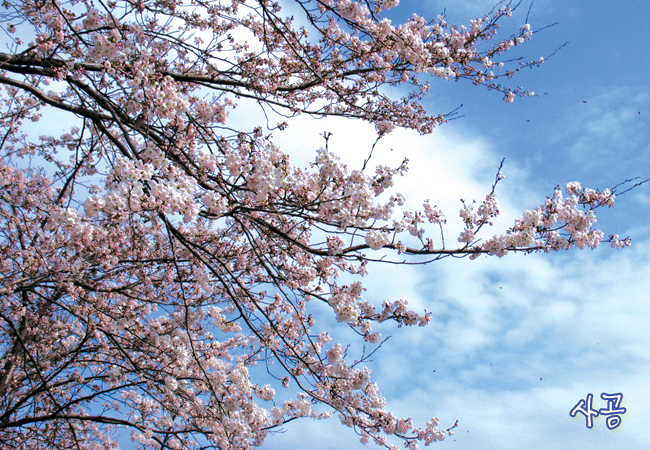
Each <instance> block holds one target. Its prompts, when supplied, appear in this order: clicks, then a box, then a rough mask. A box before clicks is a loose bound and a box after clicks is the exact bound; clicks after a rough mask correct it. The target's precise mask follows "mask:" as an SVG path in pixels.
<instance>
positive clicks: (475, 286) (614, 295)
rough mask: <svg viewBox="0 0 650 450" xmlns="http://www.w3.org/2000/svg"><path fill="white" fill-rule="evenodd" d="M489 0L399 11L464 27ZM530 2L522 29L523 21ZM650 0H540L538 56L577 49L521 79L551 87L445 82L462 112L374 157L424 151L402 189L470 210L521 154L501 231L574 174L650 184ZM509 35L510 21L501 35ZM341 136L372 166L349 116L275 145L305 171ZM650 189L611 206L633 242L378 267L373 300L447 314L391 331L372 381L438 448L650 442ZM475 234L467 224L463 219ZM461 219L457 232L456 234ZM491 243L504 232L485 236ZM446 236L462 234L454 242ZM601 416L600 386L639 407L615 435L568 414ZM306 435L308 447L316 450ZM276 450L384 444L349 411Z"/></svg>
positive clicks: (532, 54)
mask: <svg viewBox="0 0 650 450" xmlns="http://www.w3.org/2000/svg"><path fill="white" fill-rule="evenodd" d="M492 6H493V5H492V4H491V2H490V1H485V0H476V1H470V0H467V1H456V2H444V1H431V2H427V3H426V5H422V4H420V2H416V1H412V2H402V5H400V6H399V7H398V8H397V9H396V10H395V12H394V17H393V21H394V22H397V21H398V20H400V18H402V19H403V18H404V17H408V16H409V15H410V14H411V13H413V12H418V13H421V14H423V15H425V17H426V16H429V17H435V16H436V15H437V14H439V13H440V12H441V11H442V10H443V9H445V8H446V13H447V16H448V17H449V22H450V23H467V22H468V21H469V20H470V19H472V18H474V17H475V16H477V15H481V14H483V13H485V12H487V11H489V10H490V8H491V7H492ZM528 7H529V3H522V4H521V6H520V7H519V9H518V10H517V14H516V17H515V18H513V20H512V21H510V22H508V23H507V25H510V26H512V27H513V29H514V28H515V27H517V26H518V25H521V24H523V23H524V18H525V16H526V14H527V12H528ZM649 15H650V4H645V3H644V2H625V3H618V4H612V3H611V2H605V1H590V2H584V1H581V0H567V1H564V2H551V1H548V0H542V1H540V0H537V1H535V3H534V4H533V6H532V8H531V10H530V16H529V22H530V23H531V25H532V28H533V30H538V29H540V28H544V27H545V26H546V25H550V24H553V23H555V22H559V23H558V24H557V25H555V26H554V27H551V28H547V29H544V30H542V31H540V32H539V33H537V34H535V35H534V37H533V40H532V41H531V42H530V43H527V44H526V45H524V46H523V47H522V55H525V56H526V58H527V59H535V58H538V57H540V56H544V57H546V56H547V55H549V54H551V53H553V51H554V50H555V48H557V47H560V46H561V45H562V44H564V43H565V42H567V41H568V42H569V44H568V45H567V46H565V47H564V48H562V49H561V50H560V51H559V52H558V53H557V54H555V55H554V56H553V57H552V58H550V59H549V60H548V61H547V62H546V63H545V64H544V65H543V66H542V67H541V68H538V69H534V70H530V71H528V70H527V71H525V72H524V73H522V74H520V76H519V77H517V78H515V80H513V82H514V84H515V85H516V84H520V85H522V86H524V87H525V88H526V89H529V90H532V91H535V92H536V93H539V94H540V95H539V96H537V97H535V98H531V99H521V100H517V101H515V103H514V104H505V103H503V102H501V99H500V94H498V93H492V92H486V91H485V90H482V89H481V88H476V87H473V86H471V85H469V84H468V83H463V82H459V83H453V82H442V81H434V82H433V83H432V89H431V92H430V95H429V97H428V101H427V107H428V108H429V111H430V112H434V113H439V112H442V113H444V112H448V111H451V110H453V109H455V108H457V107H458V106H460V105H461V104H462V105H463V107H462V108H461V109H460V114H461V115H462V116H463V117H462V118H460V119H458V120H455V121H452V122H450V123H448V124H445V125H444V126H442V127H441V128H439V129H438V130H436V131H435V132H434V133H433V135H430V136H426V137H420V136H417V135H416V134H413V133H407V132H404V131H400V130H397V131H394V132H393V133H392V134H390V135H389V136H388V137H386V138H385V139H384V140H382V141H380V144H378V146H377V149H376V151H375V154H374V155H373V159H372V160H371V162H374V163H375V164H378V163H393V164H395V163H399V162H400V161H401V160H402V159H403V158H404V157H408V158H409V159H410V167H411V170H410V171H409V174H408V175H407V177H406V178H405V179H403V180H400V182H401V184H400V185H399V186H398V187H397V191H399V192H402V193H404V194H405V195H406V196H407V199H408V200H409V201H412V202H413V203H412V205H414V206H416V207H417V206H419V205H421V201H422V200H423V199H425V198H430V199H431V203H432V204H437V205H438V206H441V207H443V209H444V210H445V211H446V212H447V215H448V217H449V218H450V219H454V220H456V219H457V217H456V214H457V212H458V210H459V208H460V202H459V199H460V198H463V199H466V200H471V199H476V200H479V201H480V200H482V199H483V197H484V196H485V194H486V193H487V192H488V191H489V188H490V185H491V183H492V181H493V179H494V174H495V171H496V168H497V166H498V164H499V162H500V160H501V159H502V158H504V157H505V158H506V164H505V166H504V173H505V175H506V179H504V180H503V181H502V182H501V183H500V185H499V186H498V188H497V194H498V196H499V201H500V205H501V210H502V216H503V217H502V219H501V220H500V221H499V222H497V224H495V227H494V228H495V229H494V231H493V233H497V232H500V231H503V230H504V229H505V228H506V227H507V226H510V225H511V224H512V220H513V219H514V218H515V217H516V216H517V215H518V214H520V213H521V211H523V210H524V209H528V208H533V207H535V206H536V205H537V204H539V203H540V202H541V201H542V200H543V199H544V198H545V196H546V195H549V194H551V193H552V190H553V187H554V186H556V185H558V184H560V185H564V184H566V183H567V182H569V181H574V180H577V181H580V182H581V183H582V184H583V186H588V187H594V188H606V187H611V186H613V185H615V184H616V183H618V182H621V181H623V180H625V179H627V178H632V177H637V176H638V177H641V178H648V177H650V164H649V159H650V152H649V151H648V150H650V149H649V148H648V147H649V144H648V142H650V131H649V130H650V126H649V125H650V124H649V120H648V118H649V117H650V109H649V108H648V104H649V100H650V86H649V84H648V81H647V73H649V72H650V60H648V58H647V57H646V56H645V55H646V53H647V39H646V38H645V36H646V35H647V34H648V32H649V31H650V30H649V29H648V25H647V17H649ZM504 31H505V32H508V31H509V30H508V29H507V27H506V29H505V30H504ZM324 130H328V131H332V132H334V136H333V137H332V139H331V141H330V149H331V150H332V151H334V152H335V153H337V154H339V155H340V156H342V157H343V158H344V159H345V160H346V161H348V162H349V164H350V166H351V167H357V166H359V165H360V163H361V161H362V160H363V158H365V157H366V156H367V153H368V151H369V149H370V147H371V145H372V142H373V139H374V137H373V129H372V127H370V126H368V127H367V133H364V132H363V131H364V130H366V128H365V127H364V126H363V124H359V123H355V122H350V121H331V122H327V121H315V122H314V121H312V120H307V119H302V118H301V119H299V120H297V121H295V122H293V123H292V124H291V126H290V128H289V129H288V130H287V131H286V132H285V133H284V134H280V135H277V143H278V144H280V147H281V148H283V150H285V151H289V152H290V153H292V154H296V156H295V157H294V159H293V161H294V163H296V164H298V165H304V164H306V163H307V162H308V161H310V160H311V159H312V154H310V153H309V152H310V151H313V150H315V149H316V148H318V147H319V146H321V145H322V138H319V136H318V133H320V132H322V131H324ZM648 205H650V191H648V187H641V188H639V189H637V190H635V191H633V192H630V193H627V194H626V195H624V196H622V197H619V198H617V199H616V207H615V208H614V209H612V210H606V211H605V210H601V211H599V228H601V229H602V230H603V231H604V232H605V234H606V235H608V234H610V233H617V234H620V235H621V236H628V235H629V236H630V237H631V238H632V239H633V246H632V247H630V248H626V249H623V250H618V251H617V250H613V249H610V248H608V247H607V246H604V247H603V248H599V249H598V250H595V251H588V250H584V251H578V250H576V251H571V252H569V253H564V254H558V255H529V256H522V255H507V256H506V257H504V258H503V259H497V258H495V257H490V258H487V257H482V258H479V259H478V260H476V261H469V260H467V259H463V260H451V259H449V260H444V261H439V262H437V263H434V264H431V265H427V266H409V267H395V266H392V265H391V266H375V267H372V268H371V273H372V276H371V277H370V279H369V280H367V281H366V286H367V287H368V288H369V289H368V292H367V297H368V298H372V299H373V300H375V301H376V302H377V303H379V302H380V301H382V300H384V299H391V300H394V299H398V298H404V299H408V300H409V301H410V302H411V304H412V305H413V306H414V307H416V308H421V309H426V310H427V311H432V312H433V321H432V323H431V324H430V326H428V327H426V328H416V329H404V328H402V329H399V330H397V329H393V330H389V329H385V330H382V331H384V332H385V333H388V334H392V335H393V338H392V339H391V340H389V341H388V342H387V343H385V344H384V346H383V347H382V348H381V349H380V350H379V352H378V353H377V354H376V355H375V357H374V362H372V363H370V368H371V369H372V370H373V379H374V380H375V381H376V382H377V383H378V384H379V385H380V387H381V390H382V393H383V394H384V395H385V396H386V397H387V399H388V406H389V409H391V410H393V411H394V412H395V413H396V414H398V415H406V416H410V417H412V418H413V420H414V422H416V423H420V424H422V423H424V422H425V421H426V420H428V419H429V418H430V417H432V416H438V417H440V418H441V426H443V427H447V426H451V425H453V424H454V422H455V420H458V421H459V426H458V428H456V429H455V430H454V431H455V432H456V434H455V435H454V436H451V437H448V438H447V439H446V440H445V441H444V442H442V443H436V444H433V445H435V446H436V447H439V448H442V449H447V448H450V449H452V448H458V449H469V448H471V449H476V450H497V449H498V450H510V449H512V450H515V449H517V450H519V449H521V448H533V449H542V448H543V449H545V450H554V449H558V450H559V449H567V448H576V449H587V448H648V445H649V444H650V429H649V428H648V427H647V425H646V424H647V420H648V418H650V388H649V387H648V381H647V374H648V373H650V346H649V345H648V342H650V331H649V329H648V326H647V324H648V323H650V301H649V300H650V299H649V298H648V292H650V264H649V263H650V261H649V259H650V256H649V255H650V252H648V247H649V246H650V226H649V225H648V212H647V211H648ZM457 226H458V227H460V224H459V223H458V224H457ZM452 228H453V227H452ZM486 231H487V232H486V234H485V235H483V237H484V238H489V237H491V235H492V234H491V233H492V232H491V231H490V230H486ZM453 236H454V233H453V232H451V230H449V232H448V235H447V238H448V239H455V237H453ZM588 393H591V394H593V396H594V403H593V408H594V409H601V408H606V407H607V402H606V401H605V400H603V399H601V398H600V395H601V394H602V393H609V394H612V393H622V394H623V404H622V406H624V407H625V408H627V412H626V413H625V414H623V415H621V419H622V424H621V425H620V426H619V427H618V428H617V429H616V430H609V429H607V426H606V423H605V419H606V417H605V416H599V417H595V418H594V426H593V428H592V429H588V428H587V427H586V426H585V417H584V416H583V415H581V414H578V415H577V416H576V417H574V418H572V417H570V416H569V412H570V411H571V409H572V408H573V407H574V405H576V403H577V402H578V401H579V400H580V399H585V398H586V396H587V394H588ZM307 442H308V444H307ZM266 446H267V448H270V449H287V448H307V447H308V448H310V449H312V450H320V449H322V450H330V449H332V450H333V449H343V448H345V449H361V448H369V447H368V446H363V445H362V444H360V443H358V439H357V438H356V436H355V435H354V434H353V433H352V432H351V431H350V430H349V429H346V428H345V427H343V426H341V425H340V424H339V423H338V421H337V420H336V419H332V420H330V421H328V422H311V421H298V422H295V423H293V424H290V425H289V426H287V427H286V433H284V434H278V435H274V436H270V437H269V439H268V440H267V445H266Z"/></svg>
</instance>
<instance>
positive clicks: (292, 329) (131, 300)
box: [0, 0, 627, 449]
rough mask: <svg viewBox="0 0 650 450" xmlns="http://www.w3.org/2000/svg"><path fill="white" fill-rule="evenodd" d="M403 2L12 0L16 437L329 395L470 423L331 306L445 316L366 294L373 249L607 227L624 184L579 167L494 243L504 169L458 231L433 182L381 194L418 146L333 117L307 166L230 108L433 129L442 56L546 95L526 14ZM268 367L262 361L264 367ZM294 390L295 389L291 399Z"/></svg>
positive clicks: (0, 382)
mask: <svg viewBox="0 0 650 450" xmlns="http://www.w3.org/2000/svg"><path fill="white" fill-rule="evenodd" d="M396 5H397V0H367V1H356V0H295V1H293V2H291V1H289V0H287V1H282V2H278V3H274V2H271V1H268V0H247V1H239V0H120V1H103V0H69V1H60V0H25V1H20V2H19V1H15V2H14V1H5V2H4V3H3V6H2V8H3V10H2V12H0V27H1V28H2V33H4V36H3V49H2V53H0V88H1V90H0V92H1V94H0V95H1V97H0V102H1V110H0V139H1V140H0V148H1V154H0V256H1V257H0V352H1V358H2V360H1V365H0V445H1V446H2V448H8V449H9V448H15V449H34V448H58V449H70V448H75V449H112V448H117V444H116V442H115V440H114V437H115V435H116V430H119V429H127V430H128V431H129V432H130V433H131V439H133V440H134V441H135V442H137V443H139V444H138V445H140V446H141V447H142V448H161V449H195V448H202V449H207V448H215V449H249V448H251V447H252V446H258V445H261V444H262V443H263V442H264V440H265V437H266V436H267V433H268V432H269V431H272V430H274V429H277V428H278V427H280V426H282V425H283V424H285V423H287V422H289V421H292V420H294V419H296V418H300V417H311V418H325V417H329V416H330V415H332V414H334V415H335V416H337V417H338V418H339V419H340V421H341V422H342V423H343V424H345V425H347V426H349V427H352V428H354V430H355V431H356V432H357V433H358V434H359V436H360V438H361V440H362V441H363V442H368V441H374V442H375V443H377V444H380V445H384V446H390V445H392V444H391V443H392V442H393V443H394V442H399V441H402V443H403V444H405V445H406V446H407V447H409V448H417V445H418V443H425V444H429V443H431V442H433V441H437V440H441V439H443V437H444V435H445V434H446V432H450V430H447V429H445V428H448V426H446V427H441V428H438V419H432V420H431V421H430V422H429V423H427V424H426V425H424V426H423V427H417V426H416V425H414V424H412V423H411V420H410V419H407V418H400V417H396V416H394V415H393V414H392V413H391V412H389V411H387V410H386V409H385V400H384V398H383V397H382V396H381V394H380V392H379V390H378V387H377V385H376V384H374V383H373V382H372V381H371V379H370V371H369V370H368V369H367V368H365V367H364V366H363V364H359V363H360V362H362V361H353V360H350V358H348V356H347V355H346V347H345V346H344V345H343V344H342V343H337V342H333V341H332V339H331V337H330V335H329V334H328V333H327V330H325V329H323V326H322V325H319V322H318V319H319V318H318V317H314V316H313V315H312V314H311V312H310V311H313V308H312V305H313V304H314V303H320V304H323V305H327V306H328V307H329V308H330V309H331V311H332V312H333V315H334V316H335V317H336V320H337V321H338V322H341V323H342V324H345V325H347V326H349V327H351V328H352V329H353V330H355V331H356V332H357V333H358V335H359V336H360V337H359V339H360V340H363V341H364V342H365V343H367V345H369V346H372V345H375V346H376V345H378V343H380V342H381V339H382V338H381V336H380V335H379V333H378V332H376V331H373V324H375V323H378V322H384V321H389V320H390V321H395V322H396V323H397V324H400V325H420V326H422V325H425V324H426V323H427V322H428V321H429V320H430V316H429V315H428V314H426V313H425V314H421V313H417V312H414V311H412V310H410V309H409V308H408V306H407V304H406V302H405V301H403V300H396V301H386V302H384V303H383V304H377V303H373V302H372V299H367V298H364V294H363V293H364V288H363V286H362V284H361V282H360V281H359V278H358V277H360V276H362V275H363V274H365V273H366V270H367V267H368V264H367V263H368V261H371V260H373V259H379V257H378V256H373V255H376V254H377V253H376V251H381V252H386V251H388V252H389V253H392V254H395V255H398V254H399V255H400V256H399V258H402V259H403V258H405V257H409V255H410V257H413V258H421V257H425V258H428V261H433V260H436V259H439V258H442V257H445V256H450V255H452V256H470V257H476V256H479V255H481V254H489V255H498V256H503V255H505V254H506V253H508V252H511V251H522V252H532V251H550V250H559V249H568V248H571V247H573V246H578V247H580V248H583V247H595V246H597V245H598V244H599V243H600V242H601V241H602V240H603V235H602V233H601V232H600V231H597V230H594V229H592V225H593V223H594V222H595V217H594V213H593V210H594V209H595V208H596V207H599V206H601V205H608V206H611V205H612V204H613V198H614V197H613V193H612V192H610V191H603V192H598V191H593V190H589V189H583V188H582V187H581V186H580V185H579V184H577V183H572V184H570V185H569V186H567V188H566V194H563V193H562V191H561V190H560V189H558V190H556V191H555V192H554V193H553V195H552V196H551V197H549V198H547V199H546V201H545V202H544V203H543V204H542V205H541V206H540V207H538V208H537V209H534V210H532V211H526V212H525V213H524V214H523V216H522V217H521V218H520V219H518V220H517V221H516V223H515V224H514V226H513V227H512V228H511V229H509V230H508V231H507V232H506V233H505V234H503V235H501V236H494V237H492V238H488V239H484V240H479V237H478V233H479V231H480V230H482V229H483V228H484V227H486V226H487V225H489V223H490V221H491V220H493V218H494V217H495V216H496V215H497V214H498V212H499V210H498V203H497V200H496V196H495V193H494V187H495V186H496V182H495V186H493V187H492V190H491V192H490V193H489V195H488V196H487V197H486V198H485V200H484V201H483V202H481V203H479V204H465V205H463V208H462V210H461V212H460V216H461V218H462V221H463V223H464V225H465V227H464V230H463V231H462V233H461V234H460V236H458V238H457V239H454V240H453V241H454V244H456V245H457V246H455V247H454V246H452V247H449V246H448V244H449V242H447V245H444V242H443V241H442V239H441V235H440V231H439V230H441V229H442V228H443V227H444V223H445V216H444V215H443V213H442V211H439V210H438V209H436V207H435V206H432V205H431V204H430V203H429V202H428V201H427V202H425V204H424V205H423V208H422V209H421V210H420V211H406V212H400V215H399V216H397V214H394V213H393V210H394V209H395V208H396V207H399V206H401V205H402V204H403V202H404V199H403V197H402V196H401V195H400V194H397V193H390V192H388V191H387V190H388V189H389V188H390V187H391V186H392V185H393V179H394V177H396V176H400V175H402V174H403V173H404V172H405V171H406V170H407V161H404V163H403V164H402V165H400V166H399V167H396V168H392V167H386V166H379V167H377V168H376V169H374V171H373V170H370V169H369V168H366V166H365V164H364V167H363V168H357V169H356V170H352V169H350V168H348V167H347V166H346V165H344V164H343V163H342V162H341V161H340V160H339V159H338V158H337V157H336V156H335V155H334V154H333V153H332V152H331V151H330V149H329V148H328V146H327V145H326V144H327V138H328V135H327V134H325V135H324V138H325V140H324V143H325V145H324V147H323V148H321V149H319V150H317V151H315V159H314V162H313V164H312V166H311V167H310V168H308V169H301V168H297V167H294V166H292V164H291V163H290V161H289V157H288V156H287V155H286V154H285V153H284V152H283V151H282V150H280V149H279V148H277V146H276V145H274V143H273V141H272V136H271V135H270V134H269V135H266V134H265V133H264V132H263V131H262V130H263V129H262V128H261V127H257V125H260V124H252V126H251V128H250V129H245V130H242V129H233V127H234V126H235V125H234V124H231V123H230V122H229V121H228V114H229V112H230V111H232V109H233V108H235V107H236V106H237V104H238V102H240V103H241V102H248V103H247V104H250V103H251V101H253V102H256V103H257V104H258V105H259V107H260V108H263V109H265V111H269V112H270V113H272V114H273V117H278V114H282V115H284V116H293V115H297V114H304V115H311V116H314V117H324V116H342V117H349V118H357V119H360V120H364V121H367V122H370V123H373V124H374V125H375V127H376V129H377V134H378V136H379V137H381V136H383V135H385V134H386V133H389V132H390V131H391V130H392V129H393V128H394V127H396V126H398V127H405V128H410V129H414V130H417V131H418V132H420V133H429V132H431V131H432V129H433V128H434V127H435V126H436V125H438V124H440V123H442V122H444V121H445V118H446V117H445V115H430V114H428V113H427V112H426V111H425V110H424V108H423V107H422V106H421V104H420V100H421V99H422V98H423V96H424V95H426V93H427V90H428V87H429V85H428V84H427V82H426V81H425V80H432V79H435V78H441V79H447V80H449V79H467V80H469V81H471V82H473V83H475V84H477V85H483V86H485V87H487V88H488V89H490V90H496V91H500V92H501V93H502V95H503V97H504V99H505V100H506V101H512V100H513V99H514V98H515V97H516V96H520V95H528V93H527V92H525V91H523V90H521V89H520V88H511V87H508V86H506V85H504V84H502V83H501V81H500V80H505V83H508V82H509V79H510V78H511V77H512V76H513V75H515V73H516V72H517V71H518V70H520V69H521V68H522V67H527V66H531V65H537V64H539V63H540V61H531V62H522V61H508V58H507V57H502V55H503V54H504V53H505V52H507V51H508V50H509V49H510V48H511V47H514V46H518V45H520V44H522V43H523V42H524V41H525V40H527V39H529V38H530V37H531V35H532V32H531V28H530V26H529V25H527V24H525V25H524V26H522V27H521V29H520V31H519V32H517V33H516V34H514V35H512V36H506V37H503V38H500V39H495V33H496V30H497V23H498V22H499V21H500V20H503V19H504V18H505V17H506V16H509V15H510V13H511V10H510V8H509V6H508V5H505V6H502V7H498V8H497V9H495V10H494V11H492V12H491V13H490V14H489V15H486V16H485V17H481V18H477V19H476V20H473V21H471V22H470V23H469V24H468V26H466V27H456V26H451V25H449V24H447V23H446V22H445V17H443V16H440V17H438V18H437V19H435V20H433V21H431V22H428V21H426V20H425V19H423V18H422V17H418V16H413V17H412V18H410V19H408V21H406V23H404V24H402V25H394V24H392V23H391V21H390V20H388V19H386V18H382V12H383V11H384V10H387V9H389V8H392V7H394V6H396ZM4 43H6V45H5V44H4ZM395 92H401V93H403V95H404V96H403V97H401V98H395V97H396V96H395V95H393V94H394V93H395ZM391 93H393V94H391ZM269 117H270V115H269ZM40 118H43V119H44V120H43V121H41V122H39V119H40ZM45 119H47V120H48V121H49V120H52V119H54V120H56V121H59V123H60V124H62V125H64V126H66V127H67V131H66V132H65V133H64V134H62V135H60V136H49V135H45V136H40V137H38V136H39V133H41V134H42V132H35V131H34V130H38V129H39V126H41V125H44V128H42V129H41V130H45V131H44V132H46V133H50V131H48V128H47V124H43V122H45ZM31 122H36V123H35V124H32V123H31ZM286 126H287V124H286V123H284V122H282V123H280V124H278V125H277V128H278V129H279V130H282V129H284V128H285V127H286ZM254 127H255V128H254ZM274 127H276V126H275V125H274ZM49 130H51V128H49ZM278 132H279V131H278ZM314 150H316V149H314ZM499 178H500V175H499V176H498V177H497V181H498V179H499ZM380 196H381V198H378V197H380ZM382 199H383V200H382ZM427 224H432V225H427ZM426 226H430V227H432V228H431V229H432V230H438V234H437V235H435V234H429V233H428V232H427V231H425V228H426ZM609 240H610V242H611V243H612V246H615V247H618V246H623V245H626V244H627V241H626V240H618V238H617V237H616V236H612V237H610V239H609ZM382 255H383V253H382ZM418 261H420V260H418ZM342 279H345V280H346V281H345V283H344V282H341V281H337V280H342ZM347 280H352V281H347ZM253 366H257V367H260V366H261V367H266V371H267V372H268V376H267V377H266V378H262V379H261V380H263V381H261V382H259V383H256V382H255V377H254V376H252V373H253V370H257V367H253ZM258 373H259V371H258ZM274 382H277V383H276V384H272V383H274ZM287 386H293V387H294V388H297V389H298V393H297V395H295V396H293V397H289V396H284V398H288V399H286V400H284V399H283V400H279V399H277V398H276V391H277V390H282V389H284V388H286V387H287ZM287 392H288V391H287ZM277 397H279V395H278V396H277ZM391 436H392V437H391ZM391 439H392V440H391Z"/></svg>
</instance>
